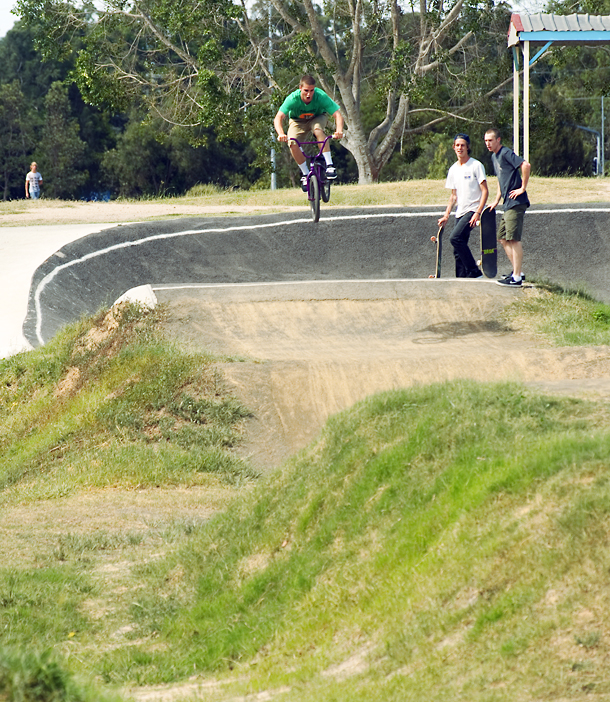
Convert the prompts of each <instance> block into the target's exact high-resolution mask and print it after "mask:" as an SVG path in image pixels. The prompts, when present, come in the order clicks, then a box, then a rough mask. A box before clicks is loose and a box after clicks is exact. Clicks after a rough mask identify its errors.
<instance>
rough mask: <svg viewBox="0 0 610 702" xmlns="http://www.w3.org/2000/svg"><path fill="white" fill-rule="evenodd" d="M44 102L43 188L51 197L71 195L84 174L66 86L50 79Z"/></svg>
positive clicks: (82, 145) (81, 145) (81, 143)
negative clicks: (51, 82)
mask: <svg viewBox="0 0 610 702" xmlns="http://www.w3.org/2000/svg"><path fill="white" fill-rule="evenodd" d="M44 104H45V122H44V126H43V129H42V140H41V143H40V153H41V156H40V166H41V172H42V173H43V176H44V184H45V192H47V193H48V194H49V195H50V196H51V197H55V198H74V197H76V196H77V195H78V194H79V189H80V188H81V186H82V185H83V184H84V183H85V181H86V180H87V177H88V174H87V171H86V170H84V169H83V166H82V159H83V155H84V153H85V149H86V144H85V142H84V141H83V140H82V139H81V138H80V136H79V131H80V129H79V126H78V122H77V121H76V119H74V117H72V113H71V108H70V101H69V99H68V90H67V88H66V87H65V86H64V85H63V84H62V83H61V82H59V81H57V82H55V83H53V84H52V85H51V88H50V90H49V92H48V93H47V95H46V97H45V101H44Z"/></svg>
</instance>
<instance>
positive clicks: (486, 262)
mask: <svg viewBox="0 0 610 702" xmlns="http://www.w3.org/2000/svg"><path fill="white" fill-rule="evenodd" d="M481 268H482V269H483V274H484V275H485V276H486V277H487V278H495V277H496V275H497V274H498V242H497V240H496V211H495V210H492V209H490V208H489V207H486V208H485V209H484V210H483V213H482V214H481Z"/></svg>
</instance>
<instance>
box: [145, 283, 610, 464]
mask: <svg viewBox="0 0 610 702" xmlns="http://www.w3.org/2000/svg"><path fill="white" fill-rule="evenodd" d="M515 293H516V294H526V295H527V294H536V291H535V288H533V287H531V286H530V287H529V288H528V287H526V288H524V289H523V290H521V291H514V290H504V289H502V288H501V287H499V286H496V285H494V284H493V283H490V282H489V281H457V280H443V281H424V280H420V281H386V282H375V283H369V284H368V285H367V283H366V282H365V281H348V282H342V283H335V284H331V283H324V284H320V283H308V284H305V283H299V284H286V285H273V286H258V288H257V289H252V288H251V287H250V288H248V289H243V288H241V289H240V288H239V286H237V287H231V286H219V287H218V288H210V287H207V288H204V289H202V288H199V289H198V288H195V287H193V288H190V289H183V290H180V291H157V294H158V297H159V299H160V301H162V302H166V303H168V305H169V310H170V314H169V317H170V319H169V322H168V330H169V331H170V333H171V334H172V335H173V336H174V337H175V338H176V339H177V340H179V342H180V343H182V344H185V345H186V346H188V347H189V348H191V349H197V350H208V351H213V352H214V353H218V354H225V355H227V356H229V357H230V358H232V359H234V358H236V357H237V358H238V359H239V360H229V361H227V362H225V363H222V364H220V365H221V368H222V372H223V374H224V376H225V378H226V380H227V383H228V384H229V386H230V387H231V388H232V389H233V391H234V392H235V393H236V395H237V396H238V397H239V398H240V399H241V400H242V401H243V402H244V403H245V404H246V405H247V406H248V407H249V408H250V409H251V410H252V411H253V413H254V418H253V419H252V420H251V421H250V424H249V426H248V430H247V437H246V442H245V445H244V447H243V448H242V450H243V451H244V452H245V453H246V454H248V455H249V456H250V458H251V460H253V462H254V463H255V464H257V465H258V466H259V467H261V468H265V467H272V466H274V465H277V464H278V463H280V462H281V461H282V460H283V459H285V458H286V457H287V456H289V455H291V454H292V453H294V452H295V451H297V450H299V449H301V448H303V447H304V446H306V445H307V443H309V442H310V441H311V440H312V439H313V438H314V436H315V435H316V434H317V433H318V432H319V430H320V428H321V427H322V425H323V424H324V422H325V421H326V419H327V418H328V417H329V416H330V415H331V414H334V413H336V412H338V411H340V410H342V409H345V408H347V407H349V406H351V405H352V404H354V403H355V402H357V401H358V400H361V399H363V398H364V397H366V396H367V395H370V394H372V393H375V392H379V391H383V390H391V389H395V388H400V387H408V386H410V385H414V384H418V383H431V382H436V381H443V380H450V379H455V378H468V379H472V380H476V381H502V380H518V381H524V382H526V383H531V384H537V385H538V386H539V387H541V388H543V389H544V390H545V391H551V392H552V391H558V392H568V393H570V394H578V393H583V392H595V393H605V394H610V382H608V381H607V380H606V378H607V377H608V376H609V375H610V351H609V350H608V349H607V348H606V347H603V348H559V349H556V348H548V347H544V346H541V345H540V343H539V342H536V341H535V340H533V339H531V338H530V337H528V336H527V335H525V334H522V333H520V332H519V331H517V330H514V329H512V328H510V326H508V325H507V324H506V323H505V322H504V321H503V318H502V310H503V308H504V306H505V305H506V304H507V303H508V302H510V301H511V300H512V299H513V295H514V294H515ZM508 359H510V361H509V360H508Z"/></svg>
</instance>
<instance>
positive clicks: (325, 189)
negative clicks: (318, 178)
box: [320, 180, 330, 202]
mask: <svg viewBox="0 0 610 702" xmlns="http://www.w3.org/2000/svg"><path fill="white" fill-rule="evenodd" d="M320 195H321V196H322V201H323V202H328V201H329V200H330V180H327V181H325V182H324V183H322V187H321V188H320Z"/></svg>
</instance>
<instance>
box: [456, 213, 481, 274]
mask: <svg viewBox="0 0 610 702" xmlns="http://www.w3.org/2000/svg"><path fill="white" fill-rule="evenodd" d="M473 214H474V212H466V214H463V215H462V216H461V217H460V218H459V219H456V220H455V226H454V227H453V231H452V232H451V235H450V236H449V243H450V244H451V246H453V255H454V256H455V275H456V277H458V278H478V277H479V276H480V275H481V271H480V270H479V267H478V266H477V263H476V261H475V260H474V256H473V255H472V253H471V251H470V248H469V247H468V240H469V239H470V232H471V231H472V229H471V227H470V220H471V219H472V215H473Z"/></svg>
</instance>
